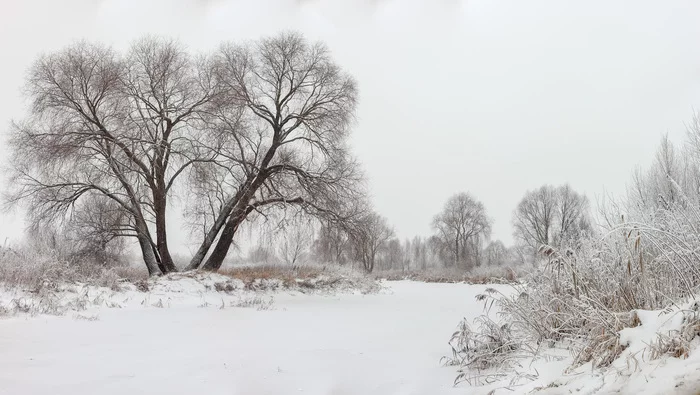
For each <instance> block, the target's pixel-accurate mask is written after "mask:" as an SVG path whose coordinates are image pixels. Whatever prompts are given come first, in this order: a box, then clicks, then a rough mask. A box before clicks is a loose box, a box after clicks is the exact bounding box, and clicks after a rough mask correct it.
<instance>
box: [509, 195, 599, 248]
mask: <svg viewBox="0 0 700 395" xmlns="http://www.w3.org/2000/svg"><path fill="white" fill-rule="evenodd" d="M590 224H591V221H590V208H589V204H588V199H587V198H586V197H585V196H583V195H580V194H578V193H576V192H575V191H574V190H573V189H571V187H569V186H568V185H563V186H560V187H558V188H555V187H553V186H550V185H544V186H542V187H540V188H539V189H536V190H534V191H528V192H527V193H526V194H525V196H524V197H523V199H522V200H521V201H520V203H518V207H517V208H516V209H515V212H514V213H513V228H514V233H513V235H514V236H515V239H516V240H517V241H518V242H520V243H521V244H522V245H523V246H524V247H526V249H527V250H528V251H529V252H528V255H529V256H531V257H534V255H535V253H536V252H537V250H538V249H539V247H540V246H542V245H554V246H557V247H560V246H562V245H565V244H566V243H567V242H569V241H571V240H576V239H577V238H579V237H580V236H581V235H582V233H584V232H586V231H588V230H590V228H591V225H590Z"/></svg>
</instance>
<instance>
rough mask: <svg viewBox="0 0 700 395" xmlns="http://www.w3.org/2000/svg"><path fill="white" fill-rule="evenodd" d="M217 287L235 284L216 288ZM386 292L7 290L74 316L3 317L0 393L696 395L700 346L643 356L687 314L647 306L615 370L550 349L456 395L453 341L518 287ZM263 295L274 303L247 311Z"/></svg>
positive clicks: (1, 298) (170, 283)
mask: <svg viewBox="0 0 700 395" xmlns="http://www.w3.org/2000/svg"><path fill="white" fill-rule="evenodd" d="M216 283H225V284H229V285H230V286H229V287H227V292H216V291H215V290H213V288H214V284H216ZM383 285H384V287H383V289H381V290H380V291H379V292H375V293H369V294H367V293H363V292H359V291H357V290H352V289H344V290H340V291H337V292H335V293H334V292H310V293H302V292H298V291H283V290H276V291H274V292H272V291H269V289H271V288H274V285H271V284H267V285H266V286H265V287H263V288H265V289H268V291H258V292H253V291H249V290H244V289H243V284H242V283H241V282H239V281H237V280H231V279H228V278H226V277H223V276H217V275H207V276H203V277H198V278H190V277H186V276H184V277H176V278H170V279H158V280H152V281H151V282H150V291H149V292H147V293H144V292H141V291H139V290H138V289H136V287H134V286H132V285H129V286H126V287H125V289H123V290H121V291H113V290H109V289H106V288H95V287H88V286H84V285H73V286H61V287H59V289H58V290H56V291H55V295H54V296H53V299H52V300H49V301H48V302H47V301H46V298H47V296H45V295H44V296H41V295H33V294H30V293H27V292H25V291H12V292H10V291H4V292H0V306H2V305H5V306H9V305H10V304H11V303H10V301H11V300H17V299H23V300H25V301H27V302H26V303H25V304H31V303H37V302H36V301H37V300H43V302H42V303H44V304H47V303H48V305H50V306H54V307H55V306H59V307H62V308H63V309H64V315H63V316H55V315H29V314H19V315H15V316H13V317H10V318H4V319H0V350H1V352H0V395H5V394H8V395H10V394H11V395H24V394H26V395H30V394H52V395H61V394H66V395H69V394H70V395H88V394H90V395H92V394H104V395H109V394H115V395H116V394H119V395H123V394H142V393H148V394H193V393H204V394H207V395H217V394H227V395H236V394H241V395H243V394H324V395H325V394H332V395H343V394H363V395H364V394H382V395H388V394H402V395H409V394H425V395H441V394H486V393H488V392H489V391H491V390H495V393H496V394H501V393H503V394H524V393H530V392H531V391H533V390H534V391H537V392H536V393H538V394H540V393H541V394H570V393H576V394H608V393H621V394H698V393H699V391H698V390H699V389H700V352H691V353H690V356H689V358H688V359H683V360H681V359H676V358H670V357H668V358H666V357H665V358H661V359H659V360H650V358H649V357H648V352H647V351H646V347H647V345H648V344H650V343H651V342H653V341H654V340H655V337H656V333H657V332H659V331H661V332H664V331H666V332H668V331H669V330H674V329H678V327H679V326H680V324H681V318H679V316H680V314H675V315H674V313H673V312H671V313H669V312H666V314H663V313H662V312H644V311H640V312H638V315H639V317H640V320H641V321H642V325H641V326H639V327H637V328H628V329H625V330H623V331H622V333H621V341H622V342H623V343H626V344H629V347H628V349H627V350H625V352H623V354H622V355H621V356H620V358H618V360H617V361H615V363H614V364H613V366H612V367H611V368H609V369H607V370H603V371H601V370H596V371H592V370H591V368H590V365H584V366H582V367H580V368H578V369H574V370H573V371H568V370H567V367H568V366H569V365H570V363H571V356H569V355H568V353H567V352H566V351H563V350H557V349H550V350H543V352H542V353H541V354H540V358H538V359H537V360H535V361H523V363H522V365H523V368H522V369H520V371H521V373H528V374H533V373H534V375H533V376H530V379H527V378H521V379H520V380H518V381H516V382H515V383H516V384H519V385H515V386H512V387H511V388H510V389H505V388H503V387H505V386H507V385H508V383H509V382H508V380H505V381H501V382H498V383H494V384H491V385H486V386H481V387H471V386H469V385H467V384H461V385H459V386H457V387H454V386H453V385H452V383H453V380H454V378H455V376H456V374H457V368H456V367H449V366H447V367H446V366H442V364H441V363H440V358H441V357H443V356H446V355H448V354H449V353H450V349H449V346H448V344H447V342H448V340H449V338H450V335H451V334H452V332H453V331H454V330H455V328H456V326H457V324H458V323H459V320H460V319H461V318H462V317H466V318H467V319H469V320H471V319H473V318H475V317H477V316H478V315H480V314H482V313H483V304H482V303H480V302H477V301H476V300H475V296H476V295H477V294H480V293H483V292H484V290H485V289H486V288H487V287H494V288H497V289H498V290H499V291H502V292H509V290H510V287H508V286H505V285H496V286H493V285H468V284H435V283H433V284H428V283H419V282H410V281H398V282H387V283H384V284H383ZM42 298H43V299H42ZM260 300H264V301H271V300H274V303H273V304H272V306H271V307H269V308H267V306H266V307H265V309H259V308H256V306H258V307H259V304H256V303H253V306H252V307H240V306H241V305H242V302H246V301H258V302H259V301H260ZM243 304H245V303H243ZM41 306H43V305H41ZM685 308H688V306H685ZM696 341H697V339H696ZM547 355H550V356H552V357H546V356H547ZM532 378H534V380H531V379H532Z"/></svg>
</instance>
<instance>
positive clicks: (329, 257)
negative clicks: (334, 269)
mask: <svg viewBox="0 0 700 395" xmlns="http://www.w3.org/2000/svg"><path fill="white" fill-rule="evenodd" d="M349 247H350V238H349V235H348V231H347V229H346V227H345V226H344V224H339V223H333V222H331V221H322V222H321V226H320V228H319V230H318V236H317V237H316V239H315V240H314V243H313V250H314V255H315V257H316V260H318V261H319V262H332V263H337V264H340V265H342V264H345V262H346V260H347V254H348V249H349Z"/></svg>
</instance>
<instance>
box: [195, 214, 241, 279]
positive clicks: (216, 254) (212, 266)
mask: <svg viewBox="0 0 700 395" xmlns="http://www.w3.org/2000/svg"><path fill="white" fill-rule="evenodd" d="M245 217H246V215H245V211H244V210H239V211H238V212H236V213H234V214H232V215H231V217H230V218H229V220H228V221H226V226H224V230H223V231H222V232H221V237H219V242H218V243H216V247H214V251H212V253H211V255H210V256H209V259H207V261H206V262H205V263H204V266H202V269H204V270H211V271H217V270H219V268H221V265H222V264H223V263H224V259H226V255H227V254H228V250H229V248H231V243H232V242H233V236H234V235H235V234H236V231H237V230H238V227H239V226H240V225H241V223H243V221H244V220H245Z"/></svg>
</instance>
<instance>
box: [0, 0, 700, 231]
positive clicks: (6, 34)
mask: <svg viewBox="0 0 700 395" xmlns="http://www.w3.org/2000/svg"><path fill="white" fill-rule="evenodd" d="M573 3H574V2H569V1H555V0H552V1H532V0H531V1H522V0H513V1H500V0H478V1H477V0H468V1H460V0H420V1H418V0H416V1H410V0H386V1H382V0H364V1H363V0H317V1H314V0H286V1H285V0H278V1H273V0H267V1H265V0H258V1H243V0H237V1H230V0H201V1H193V0H191V1H184V0H183V1H173V0H170V1H145V0H108V1H87V0H84V1H78V0H68V1H66V0H64V1H55V0H45V1H29V0H24V1H10V0H0V49H1V50H2V51H3V54H2V57H1V58H0V59H1V60H0V69H1V72H0V125H5V126H3V128H2V129H3V131H6V130H7V127H6V125H8V123H9V122H10V120H11V119H12V118H19V117H21V116H22V113H23V111H24V103H23V101H22V100H23V99H22V97H21V95H20V92H19V88H20V86H21V84H22V80H23V77H24V75H25V71H26V69H27V68H28V66H29V65H30V64H31V62H32V61H33V60H34V59H35V58H36V57H37V56H38V55H39V54H40V53H42V52H46V51H52V50H56V49H60V48H61V47H63V46H65V45H67V44H70V43H72V42H74V41H76V40H79V39H88V40H99V41H102V42H106V43H109V44H111V45H114V46H115V47H117V48H120V49H122V48H126V47H127V46H128V44H129V42H130V41H131V40H133V39H134V38H137V37H139V36H141V35H143V34H158V35H167V36H172V37H176V38H178V39H179V40H180V41H182V42H183V43H185V44H187V45H188V46H189V48H190V49H191V50H192V51H193V52H198V51H206V50H210V49H213V48H214V47H216V46H217V45H218V44H219V43H220V42H221V41H224V40H244V39H255V38H258V37H260V36H263V35H272V34H275V33H277V32H278V31H280V30H285V29H294V30H299V31H301V32H303V33H304V34H305V35H306V36H307V37H308V38H309V39H312V40H323V41H325V42H326V43H327V44H328V46H329V47H330V49H331V50H332V52H333V55H334V57H335V59H336V61H337V62H338V63H339V64H340V65H341V66H342V67H344V68H345V69H346V70H348V71H349V72H350V73H352V74H353V75H354V76H355V77H356V78H357V80H358V82H359V87H360V106H359V109H358V114H357V115H358V123H357V125H356V127H355V129H354V132H353V136H352V143H353V147H354V149H355V153H356V155H357V156H358V157H359V159H360V161H361V162H362V163H363V166H364V169H365V171H366V172H367V174H368V176H369V180H370V186H371V191H372V195H373V201H374V204H375V206H376V209H377V211H379V212H380V213H381V214H382V215H384V216H386V217H387V218H388V220H389V222H390V223H391V224H393V225H394V227H395V228H396V231H397V234H398V235H399V236H400V237H402V238H403V237H412V236H414V235H429V234H430V233H431V229H430V222H431V219H432V217H433V216H434V215H435V214H436V213H437V212H438V211H439V210H440V209H441V207H442V205H443V204H444V202H445V201H446V200H447V198H449V196H450V195H452V194H454V193H456V192H460V191H468V192H470V193H472V194H473V195H474V196H475V197H476V198H477V199H479V200H481V201H483V202H484V204H485V205H486V208H487V210H488V213H489V215H490V216H491V217H492V218H493V219H494V221H495V223H494V237H495V238H500V239H503V240H504V241H505V242H506V243H510V241H511V239H512V238H511V228H510V219H511V214H512V211H513V209H514V207H515V206H516V204H517V203H518V201H519V199H520V198H521V197H522V195H523V193H524V192H525V191H526V190H527V189H532V188H535V187H537V186H539V185H541V184H544V183H552V184H560V183H564V182H569V183H570V184H571V185H572V186H573V187H574V188H575V189H577V190H579V191H583V192H585V193H586V194H587V195H588V196H589V197H590V198H592V199H595V196H596V195H600V194H602V193H603V192H604V191H608V192H612V193H621V192H622V191H623V190H624V187H625V183H626V182H627V181H628V179H629V176H630V173H631V171H632V169H633V168H634V166H635V165H637V164H640V165H645V164H648V163H649V162H650V161H651V158H652V155H653V152H654V150H655V149H656V146H657V144H658V142H659V141H660V138H661V135H662V134H664V133H669V135H670V136H671V139H672V140H673V141H676V142H680V141H682V140H683V137H684V134H685V129H684V128H685V127H684V123H685V122H687V121H688V120H690V118H691V116H692V112H693V108H700V23H698V20H700V2H697V1H692V0H688V1H627V2H624V1H618V2H614V1H591V0H588V1H579V2H576V4H573ZM0 154H1V155H2V156H3V157H6V152H4V151H0ZM15 217H16V216H15ZM18 226H19V225H18V222H17V218H11V216H8V215H5V218H2V221H0V237H2V239H3V240H4V239H5V237H10V238H11V239H14V238H16V237H17V235H18V231H17V227H18ZM172 234H173V233H172V232H171V235H172ZM175 239H176V240H174V241H176V242H177V239H178V236H177V235H176V236H175Z"/></svg>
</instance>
